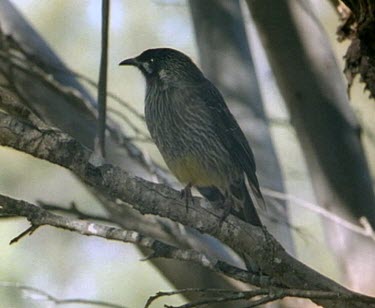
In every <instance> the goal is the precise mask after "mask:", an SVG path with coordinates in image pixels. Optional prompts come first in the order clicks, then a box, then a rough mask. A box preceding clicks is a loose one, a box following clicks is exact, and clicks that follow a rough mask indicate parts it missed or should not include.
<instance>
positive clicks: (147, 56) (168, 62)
mask: <svg viewBox="0 0 375 308" xmlns="http://www.w3.org/2000/svg"><path fill="white" fill-rule="evenodd" d="M119 65H130V66H134V67H136V68H138V69H139V70H140V71H141V72H142V74H143V76H144V77H145V80H146V91H145V92H146V93H145V120H146V125H147V128H148V130H149V132H150V135H151V138H152V140H153V141H154V142H155V144H156V146H157V148H158V149H159V151H160V153H161V155H162V157H163V159H164V160H165V163H166V165H167V166H168V168H169V169H170V170H171V172H172V173H173V174H174V175H175V177H176V178H177V179H178V181H179V182H181V183H182V184H183V185H185V188H184V189H182V191H181V196H184V197H185V198H186V200H189V199H192V193H191V188H192V187H195V188H196V189H197V190H198V191H199V193H200V194H201V195H202V196H203V197H204V198H206V199H207V200H208V201H209V202H211V203H212V204H214V205H219V206H220V207H221V208H222V209H223V215H222V217H221V222H222V221H224V220H225V218H226V217H227V216H228V215H229V213H231V214H233V215H235V216H237V217H239V218H240V219H242V220H244V221H246V222H248V223H250V224H252V225H255V226H262V223H261V220H260V218H259V216H258V214H257V211H256V208H255V203H256V204H257V205H258V206H259V207H263V206H264V205H265V203H264V198H263V196H262V193H261V190H260V187H259V182H258V179H257V176H256V166H255V159H254V154H253V152H252V150H251V148H250V146H249V143H248V142H247V139H246V137H245V135H244V133H243V131H242V130H241V128H240V126H239V125H238V123H237V122H236V120H235V118H234V116H233V115H232V113H231V112H230V110H229V108H228V107H227V105H226V103H225V100H224V98H223V96H222V94H221V93H220V92H219V90H218V89H217V88H216V87H215V85H214V84H213V83H211V82H210V81H209V80H208V79H207V78H206V77H205V76H204V74H203V73H202V71H201V70H200V69H199V68H198V66H197V65H196V64H195V63H194V62H193V61H192V60H191V59H190V57H189V56H187V55H185V54H184V53H182V52H180V51H178V50H175V49H172V48H154V49H147V50H145V51H143V52H142V53H141V54H140V55H138V56H136V57H134V58H129V59H126V60H123V61H122V62H120V63H119ZM246 179H247V182H248V184H249V187H250V190H251V193H252V196H253V199H252V197H251V196H250V194H249V190H248V188H247V186H246ZM254 201H255V202H254Z"/></svg>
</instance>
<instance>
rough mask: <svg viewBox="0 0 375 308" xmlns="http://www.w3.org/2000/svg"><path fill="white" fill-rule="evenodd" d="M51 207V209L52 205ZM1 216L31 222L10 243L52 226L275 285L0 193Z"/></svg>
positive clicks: (267, 279) (244, 279) (262, 277)
mask: <svg viewBox="0 0 375 308" xmlns="http://www.w3.org/2000/svg"><path fill="white" fill-rule="evenodd" d="M53 208H54V209H55V207H53ZM58 210H61V208H58ZM73 212H74V213H77V212H78V211H77V210H76V209H75V208H74V209H73ZM78 214H81V212H78ZM2 215H13V216H21V217H26V218H27V219H28V220H29V221H30V223H31V227H30V228H28V229H27V230H25V231H24V232H22V233H21V234H20V235H19V236H17V237H16V238H15V239H13V240H12V241H11V244H13V243H15V242H17V241H18V240H20V239H21V238H23V237H24V236H26V235H31V234H32V233H33V232H34V231H35V230H36V229H37V228H38V227H40V226H44V225H49V226H52V227H56V228H62V229H65V230H69V231H74V232H77V233H79V234H82V235H87V236H96V237H101V238H105V239H108V240H115V241H121V242H124V243H132V244H137V245H139V246H142V247H144V248H149V249H152V250H153V253H152V254H151V255H150V256H149V257H147V258H146V259H151V258H168V259H175V260H180V261H190V262H194V263H196V264H199V265H201V266H204V267H206V268H208V269H210V270H212V271H214V272H216V273H220V274H223V275H226V276H228V277H231V278H233V279H236V280H239V281H242V282H245V283H250V284H253V285H257V286H271V285H278V284H277V282H276V281H274V280H273V279H270V277H268V276H265V275H260V274H259V273H250V272H248V271H245V270H241V269H239V268H237V267H234V266H231V265H229V264H227V263H225V262H222V261H220V260H217V259H215V258H208V257H207V256H205V255H203V254H201V253H199V252H197V251H194V250H191V249H189V250H187V249H186V250H183V249H178V248H176V247H174V246H172V245H168V244H165V243H163V242H161V241H157V240H154V239H152V238H150V237H146V236H143V235H140V234H139V233H138V232H135V231H127V230H124V229H120V228H115V227H109V226H105V225H102V224H98V223H94V222H89V221H84V220H77V219H73V218H70V217H66V216H60V215H56V214H54V213H51V212H49V211H47V210H46V209H44V208H42V207H39V206H36V205H33V204H31V203H28V202H25V201H21V200H15V199H12V198H10V197H7V196H4V195H1V194H0V216H2Z"/></svg>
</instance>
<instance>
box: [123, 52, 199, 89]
mask: <svg viewBox="0 0 375 308" xmlns="http://www.w3.org/2000/svg"><path fill="white" fill-rule="evenodd" d="M119 65H132V66H136V67H137V68H138V69H140V70H141V72H142V73H143V75H144V76H145V78H146V81H147V82H152V81H155V80H159V81H162V82H180V81H189V80H197V79H199V78H202V77H203V75H202V73H201V72H200V70H199V69H198V67H197V66H196V65H195V64H194V63H193V61H192V60H191V59H190V58H189V57H188V56H186V55H185V54H183V53H182V52H180V51H178V50H175V49H171V48H156V49H147V50H145V51H144V52H142V53H141V54H140V55H139V56H137V57H135V58H130V59H126V60H124V61H122V62H120V64H119Z"/></svg>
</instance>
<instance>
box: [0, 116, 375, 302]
mask: <svg viewBox="0 0 375 308" xmlns="http://www.w3.org/2000/svg"><path fill="white" fill-rule="evenodd" d="M0 145H3V146H8V147H12V148H14V149H17V150H20V151H23V152H25V153H28V154H31V155H33V156H34V157H37V158H40V159H45V160H47V161H49V162H51V163H55V164H58V165H60V166H63V167H65V168H67V169H69V170H71V171H72V172H73V173H75V174H76V175H77V176H78V177H79V178H80V179H81V180H82V181H83V182H85V183H86V184H88V185H89V186H91V187H94V188H95V189H96V190H97V191H100V192H101V193H103V195H105V196H107V198H108V199H109V200H113V201H116V202H117V206H118V207H122V206H123V205H124V202H126V203H127V204H130V205H131V206H133V208H134V209H136V210H138V211H139V212H141V213H142V214H152V215H159V216H162V217H167V218H169V219H171V220H174V221H177V222H179V223H182V224H183V225H186V226H189V227H192V228H195V229H197V230H198V231H200V232H203V233H208V234H210V235H212V236H214V237H216V238H217V239H219V240H221V241H222V242H223V243H225V244H227V245H228V246H229V247H231V248H232V249H233V250H235V251H236V252H237V253H238V254H240V255H243V254H246V255H248V256H249V257H250V258H251V259H252V260H254V261H255V262H256V263H257V264H258V266H259V267H260V269H261V270H262V272H264V273H266V274H268V275H270V276H272V277H274V278H275V279H276V280H278V281H280V282H281V283H282V284H283V285H285V286H287V287H289V288H299V289H305V290H322V291H333V292H339V293H342V294H351V292H350V291H349V290H347V289H345V288H344V287H342V286H340V285H339V284H337V283H335V282H334V281H332V280H330V279H329V278H326V277H324V276H323V275H321V274H319V273H318V272H316V271H314V270H312V269H310V268H309V267H307V266H306V265H304V264H302V263H301V262H299V261H298V260H296V259H294V258H293V257H291V256H290V255H289V254H288V253H287V252H286V251H285V250H284V249H283V248H282V247H281V245H280V244H279V243H278V242H277V241H276V240H274V239H273V237H272V236H271V235H270V234H269V233H268V232H267V231H266V230H264V229H261V228H258V227H254V226H252V225H249V224H247V223H245V222H243V221H241V220H239V219H237V218H236V217H233V216H229V217H228V218H227V219H226V220H225V221H224V222H223V223H222V224H221V227H220V228H218V226H219V222H220V217H221V213H218V211H215V210H214V209H213V208H212V206H211V205H210V204H208V203H207V202H206V201H204V200H203V199H202V198H194V204H192V205H191V206H190V208H189V211H188V212H186V210H185V203H184V202H183V201H182V200H181V199H180V194H179V192H178V191H176V190H174V189H172V188H170V187H167V186H165V185H161V184H156V183H151V182H148V181H146V180H143V179H141V178H138V177H135V176H133V175H130V174H129V173H127V172H125V171H123V170H121V169H120V168H118V167H114V166H112V165H109V164H105V165H102V166H99V167H95V166H93V165H92V164H90V163H89V157H90V155H91V151H90V150H89V149H87V148H85V147H84V146H82V145H81V144H80V143H78V142H77V141H76V140H74V139H73V138H71V137H69V136H68V135H66V134H64V133H61V132H60V131H57V130H45V129H44V130H42V129H38V128H36V127H34V126H33V125H31V124H29V123H25V122H21V121H19V120H18V119H16V118H13V117H12V116H9V115H7V114H4V113H0ZM317 302H319V303H320V304H324V305H325V306H326V307H337V303H335V302H334V301H329V300H326V301H323V300H322V301H317ZM340 307H343V306H342V305H341V306H340ZM350 307H375V304H373V305H370V306H369V305H368V304H366V305H364V304H363V303H360V302H358V303H356V304H355V305H354V304H353V303H352V304H351V306H350Z"/></svg>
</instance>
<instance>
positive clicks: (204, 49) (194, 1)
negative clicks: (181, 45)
mask: <svg viewBox="0 0 375 308" xmlns="http://www.w3.org/2000/svg"><path fill="white" fill-rule="evenodd" d="M189 3H190V8H191V12H192V17H193V22H194V27H195V34H196V38H197V45H198V50H199V55H200V62H201V67H202V69H203V71H204V72H205V74H206V76H207V77H208V79H210V80H211V81H212V82H213V83H214V84H215V85H216V86H217V87H218V88H219V89H220V90H221V91H222V93H223V95H224V97H225V98H226V100H227V103H228V105H229V107H230V108H231V110H232V111H233V113H234V114H235V115H236V116H237V118H238V120H239V123H240V125H241V127H242V128H243V130H244V132H245V134H246V136H247V138H248V141H249V144H250V145H251V147H252V149H253V151H254V155H255V160H256V166H257V174H258V177H259V181H260V185H261V186H263V187H267V188H270V189H273V190H276V191H279V192H284V185H283V178H282V174H281V169H280V166H279V162H278V159H277V157H276V153H275V149H274V146H273V142H272V139H271V135H270V130H269V127H268V122H267V118H266V114H265V111H264V108H263V101H262V97H261V94H260V89H259V85H258V80H257V76H256V74H255V68H254V63H253V59H252V56H251V52H250V49H249V41H248V39H247V35H246V30H245V25H244V19H243V17H242V13H241V7H240V2H239V1H237V0H235V1H225V0H219V1H215V0H207V1H199V0H190V2H189ZM258 211H259V213H260V215H261V217H262V221H263V222H264V223H265V224H266V226H267V228H268V230H269V231H270V232H271V233H272V234H274V235H275V236H276V238H277V240H279V241H280V242H281V243H282V244H283V247H284V248H285V249H286V250H287V251H289V252H290V253H292V254H293V253H294V247H293V241H292V238H291V233H290V230H289V226H288V224H286V222H288V213H287V207H286V204H285V203H280V204H278V205H275V204H274V203H269V204H267V210H266V211H265V212H262V210H261V209H259V210H258Z"/></svg>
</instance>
